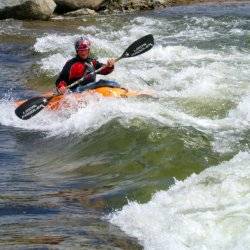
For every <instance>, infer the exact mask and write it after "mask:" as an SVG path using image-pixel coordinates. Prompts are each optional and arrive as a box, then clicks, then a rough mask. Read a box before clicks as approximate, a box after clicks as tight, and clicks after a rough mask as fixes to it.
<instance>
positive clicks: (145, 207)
mask: <svg viewBox="0 0 250 250" xmlns="http://www.w3.org/2000/svg"><path fill="white" fill-rule="evenodd" d="M187 167H188V166H187ZM249 175H250V154H249V153H246V152H245V153H243V152H242V153H239V154H238V155H236V156H235V157H234V158H233V159H232V160H230V161H228V162H224V163H222V164H220V165H219V166H216V167H211V168H209V169H207V170H205V171H203V172H202V173H200V174H199V175H196V174H193V175H192V176H190V177H189V178H187V179H186V180H184V181H177V182H176V184H175V185H174V186H173V187H171V188H170V189H169V190H168V191H160V192H157V193H156V194H155V195H154V196H153V197H152V199H151V200H150V201H149V202H148V203H146V204H140V203H138V202H129V203H128V205H125V206H124V207H123V208H122V210H121V211H117V212H114V213H112V214H110V215H109V217H108V219H109V221H110V222H111V223H113V224H115V225H117V226H119V227H120V228H121V229H122V230H123V231H124V232H126V233H127V234H128V235H130V236H132V237H136V238H137V239H138V240H139V242H140V243H141V244H142V245H143V246H144V248H145V249H146V250H147V249H150V250H154V249H161V250H164V249H250V248H249V246H250V226H249V225H250V218H249V209H250V183H249V181H248V176H249Z"/></svg>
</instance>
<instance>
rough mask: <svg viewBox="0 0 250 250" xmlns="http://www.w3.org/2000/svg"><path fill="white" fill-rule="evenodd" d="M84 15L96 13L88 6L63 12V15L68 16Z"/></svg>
mask: <svg viewBox="0 0 250 250" xmlns="http://www.w3.org/2000/svg"><path fill="white" fill-rule="evenodd" d="M84 15H92V16H94V15H97V12H96V11H94V10H91V9H88V8H83V9H79V10H76V11H71V12H68V13H66V14H64V16H70V17H79V16H84Z"/></svg>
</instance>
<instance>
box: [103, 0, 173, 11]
mask: <svg viewBox="0 0 250 250" xmlns="http://www.w3.org/2000/svg"><path fill="white" fill-rule="evenodd" d="M173 1H175V0H119V1H117V0H109V2H108V3H107V4H106V6H105V7H106V9H108V10H110V11H115V10H119V11H134V10H150V9H155V8H160V7H166V6H169V5H171V4H172V2H173Z"/></svg>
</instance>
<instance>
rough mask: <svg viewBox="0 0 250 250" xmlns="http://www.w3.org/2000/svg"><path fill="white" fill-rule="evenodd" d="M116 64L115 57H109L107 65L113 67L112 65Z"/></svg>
mask: <svg viewBox="0 0 250 250" xmlns="http://www.w3.org/2000/svg"><path fill="white" fill-rule="evenodd" d="M114 65H115V59H114V58H109V59H108V60H107V63H106V66H107V67H109V68H112V67H114Z"/></svg>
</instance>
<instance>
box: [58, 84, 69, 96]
mask: <svg viewBox="0 0 250 250" xmlns="http://www.w3.org/2000/svg"><path fill="white" fill-rule="evenodd" d="M66 91H67V84H66V82H64V81H61V82H60V83H59V84H58V85H57V92H58V93H59V94H61V95H63V94H64V93H65V92H66Z"/></svg>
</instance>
